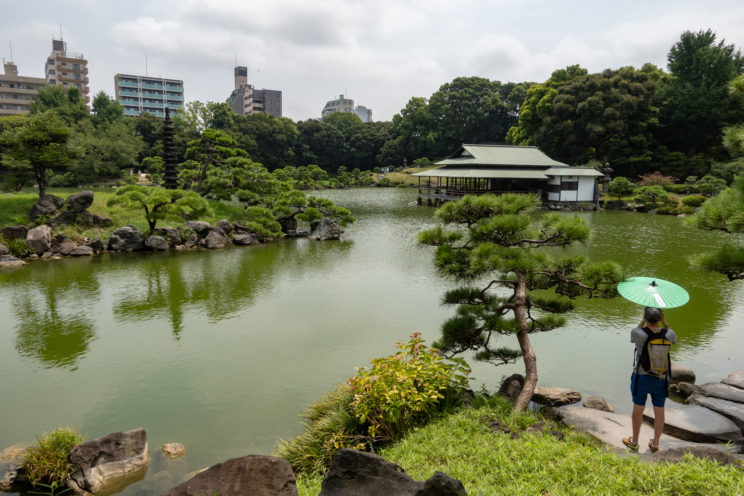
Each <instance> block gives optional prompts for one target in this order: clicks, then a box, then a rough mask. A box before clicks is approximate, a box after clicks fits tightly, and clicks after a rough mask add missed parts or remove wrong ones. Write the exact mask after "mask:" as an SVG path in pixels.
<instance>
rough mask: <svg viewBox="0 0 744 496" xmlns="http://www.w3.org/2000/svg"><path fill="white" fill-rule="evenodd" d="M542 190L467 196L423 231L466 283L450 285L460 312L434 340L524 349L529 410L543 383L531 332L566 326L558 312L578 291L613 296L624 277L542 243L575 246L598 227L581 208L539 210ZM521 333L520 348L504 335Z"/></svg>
mask: <svg viewBox="0 0 744 496" xmlns="http://www.w3.org/2000/svg"><path fill="white" fill-rule="evenodd" d="M539 204H540V200H539V199H538V198H537V197H536V196H534V195H518V194H504V195H500V196H495V195H483V196H478V197H475V196H465V197H464V198H463V199H462V200H460V201H457V202H449V203H446V204H445V205H444V206H442V207H441V208H439V209H438V210H437V213H436V215H437V217H439V219H441V220H442V222H443V223H444V225H445V227H452V229H449V230H446V229H444V228H443V227H442V226H438V227H436V228H434V229H430V230H427V231H423V232H421V233H420V234H419V241H420V242H421V243H424V244H427V245H431V246H436V247H437V248H436V254H435V257H434V264H435V265H436V267H437V268H438V269H439V271H440V272H441V273H442V274H443V275H446V276H450V277H452V278H454V279H455V280H456V281H457V282H460V283H465V285H464V286H462V287H459V288H457V289H453V290H450V291H448V292H447V293H446V294H445V295H444V298H443V303H444V304H448V305H457V313H456V315H455V316H454V317H452V318H450V319H449V320H447V321H446V322H445V323H444V325H443V326H442V335H441V338H440V339H439V340H438V342H436V343H435V344H434V346H435V347H437V348H439V349H440V350H441V351H442V352H443V353H444V354H445V355H448V356H454V355H456V354H458V353H463V352H465V351H468V350H470V351H474V352H475V358H476V359H477V360H482V361H487V362H490V363H493V364H496V365H501V364H506V363H510V362H514V361H516V360H517V359H519V358H520V357H521V358H522V359H523V361H524V365H525V384H524V388H523V389H522V392H521V394H520V395H519V397H518V398H517V400H516V403H515V409H518V410H524V409H526V408H527V405H528V403H529V401H530V399H531V398H532V394H533V392H534V390H535V386H536V385H537V378H538V375H537V357H536V355H535V351H534V349H533V348H532V344H531V343H530V338H529V335H530V334H531V333H534V332H540V331H549V330H551V329H555V328H557V327H560V326H561V325H563V323H564V319H563V318H561V317H558V316H556V315H554V314H562V313H566V312H568V311H570V310H572V309H573V303H572V301H571V299H572V298H574V297H577V296H586V297H589V298H595V297H603V298H608V297H613V296H615V295H616V294H617V293H616V291H617V290H616V286H617V283H618V282H619V281H621V280H622V279H623V277H622V273H621V269H620V267H619V266H618V265H617V264H615V263H614V262H602V263H596V264H590V263H589V262H588V261H587V260H586V259H585V258H584V257H580V256H564V257H561V258H558V259H555V260H554V259H552V258H551V257H550V256H549V255H548V254H547V253H545V250H541V249H542V248H548V247H568V246H570V245H571V244H573V243H575V242H579V241H585V240H587V239H588V237H589V234H590V228H589V226H588V224H587V223H586V221H584V220H583V219H581V218H579V217H577V216H568V215H560V214H556V213H550V214H537V213H533V211H535V210H536V209H537V207H538V206H539ZM502 335H506V336H510V335H516V337H517V341H518V343H519V349H518V350H517V349H513V348H509V347H507V346H502V345H501V344H500V343H498V340H499V337H500V336H502Z"/></svg>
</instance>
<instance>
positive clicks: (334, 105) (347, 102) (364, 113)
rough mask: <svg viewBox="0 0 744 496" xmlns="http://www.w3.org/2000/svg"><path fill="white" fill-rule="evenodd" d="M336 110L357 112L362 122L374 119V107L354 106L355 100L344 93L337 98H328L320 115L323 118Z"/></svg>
mask: <svg viewBox="0 0 744 496" xmlns="http://www.w3.org/2000/svg"><path fill="white" fill-rule="evenodd" d="M335 112H349V113H351V114H355V115H356V116H357V117H359V118H360V119H361V120H362V122H371V121H372V109H368V108H367V107H363V106H362V105H357V106H356V107H354V100H352V99H351V98H344V95H339V97H338V98H336V99H335V100H328V102H326V104H325V107H323V110H322V112H321V113H320V116H321V118H322V117H325V116H327V115H331V114H333V113H335Z"/></svg>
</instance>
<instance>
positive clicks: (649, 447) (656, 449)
mask: <svg viewBox="0 0 744 496" xmlns="http://www.w3.org/2000/svg"><path fill="white" fill-rule="evenodd" d="M648 449H650V450H651V453H656V452H657V451H659V447H658V446H654V442H653V441H649V442H648Z"/></svg>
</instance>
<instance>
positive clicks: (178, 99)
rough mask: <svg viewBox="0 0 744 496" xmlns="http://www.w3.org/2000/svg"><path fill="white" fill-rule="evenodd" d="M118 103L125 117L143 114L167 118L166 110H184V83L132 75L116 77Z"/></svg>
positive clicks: (115, 86)
mask: <svg viewBox="0 0 744 496" xmlns="http://www.w3.org/2000/svg"><path fill="white" fill-rule="evenodd" d="M114 92H115V95H116V101H117V102H119V103H120V104H121V105H122V106H123V107H124V115H140V114H141V113H143V112H146V113H148V114H152V115H154V116H157V117H165V109H166V108H168V109H169V110H170V112H171V113H175V112H179V111H180V110H179V109H181V108H183V105H184V101H183V81H181V80H180V79H165V78H156V77H149V76H135V75H132V74H117V75H116V76H114Z"/></svg>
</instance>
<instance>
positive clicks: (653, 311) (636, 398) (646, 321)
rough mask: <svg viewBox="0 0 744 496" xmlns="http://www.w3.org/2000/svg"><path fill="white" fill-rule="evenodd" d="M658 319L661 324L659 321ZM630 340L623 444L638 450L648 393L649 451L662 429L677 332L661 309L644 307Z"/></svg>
mask: <svg viewBox="0 0 744 496" xmlns="http://www.w3.org/2000/svg"><path fill="white" fill-rule="evenodd" d="M659 323H661V326H660V325H659ZM630 342H631V343H635V345H636V350H635V363H634V367H633V375H632V376H631V378H630V392H631V394H632V395H633V414H632V417H631V418H632V421H633V436H632V437H625V438H623V444H625V446H627V447H628V448H630V449H631V450H633V451H638V436H639V434H640V432H641V422H642V421H643V410H645V408H646V399H647V398H648V395H651V404H652V405H653V407H654V438H653V439H652V440H650V441H649V442H648V447H649V449H650V450H651V452H652V453H656V452H657V451H659V438H660V437H661V431H662V430H664V402H665V401H666V397H667V390H668V388H669V373H670V371H669V365H670V360H669V348H670V347H671V345H673V344H675V343H676V342H677V335H676V334H675V333H674V331H673V330H671V329H669V326H668V325H667V323H666V321H665V320H664V313H663V312H662V311H661V310H660V309H658V308H651V307H647V308H646V309H645V310H644V312H643V320H641V323H640V324H638V327H636V328H635V329H633V330H632V331H631V332H630Z"/></svg>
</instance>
